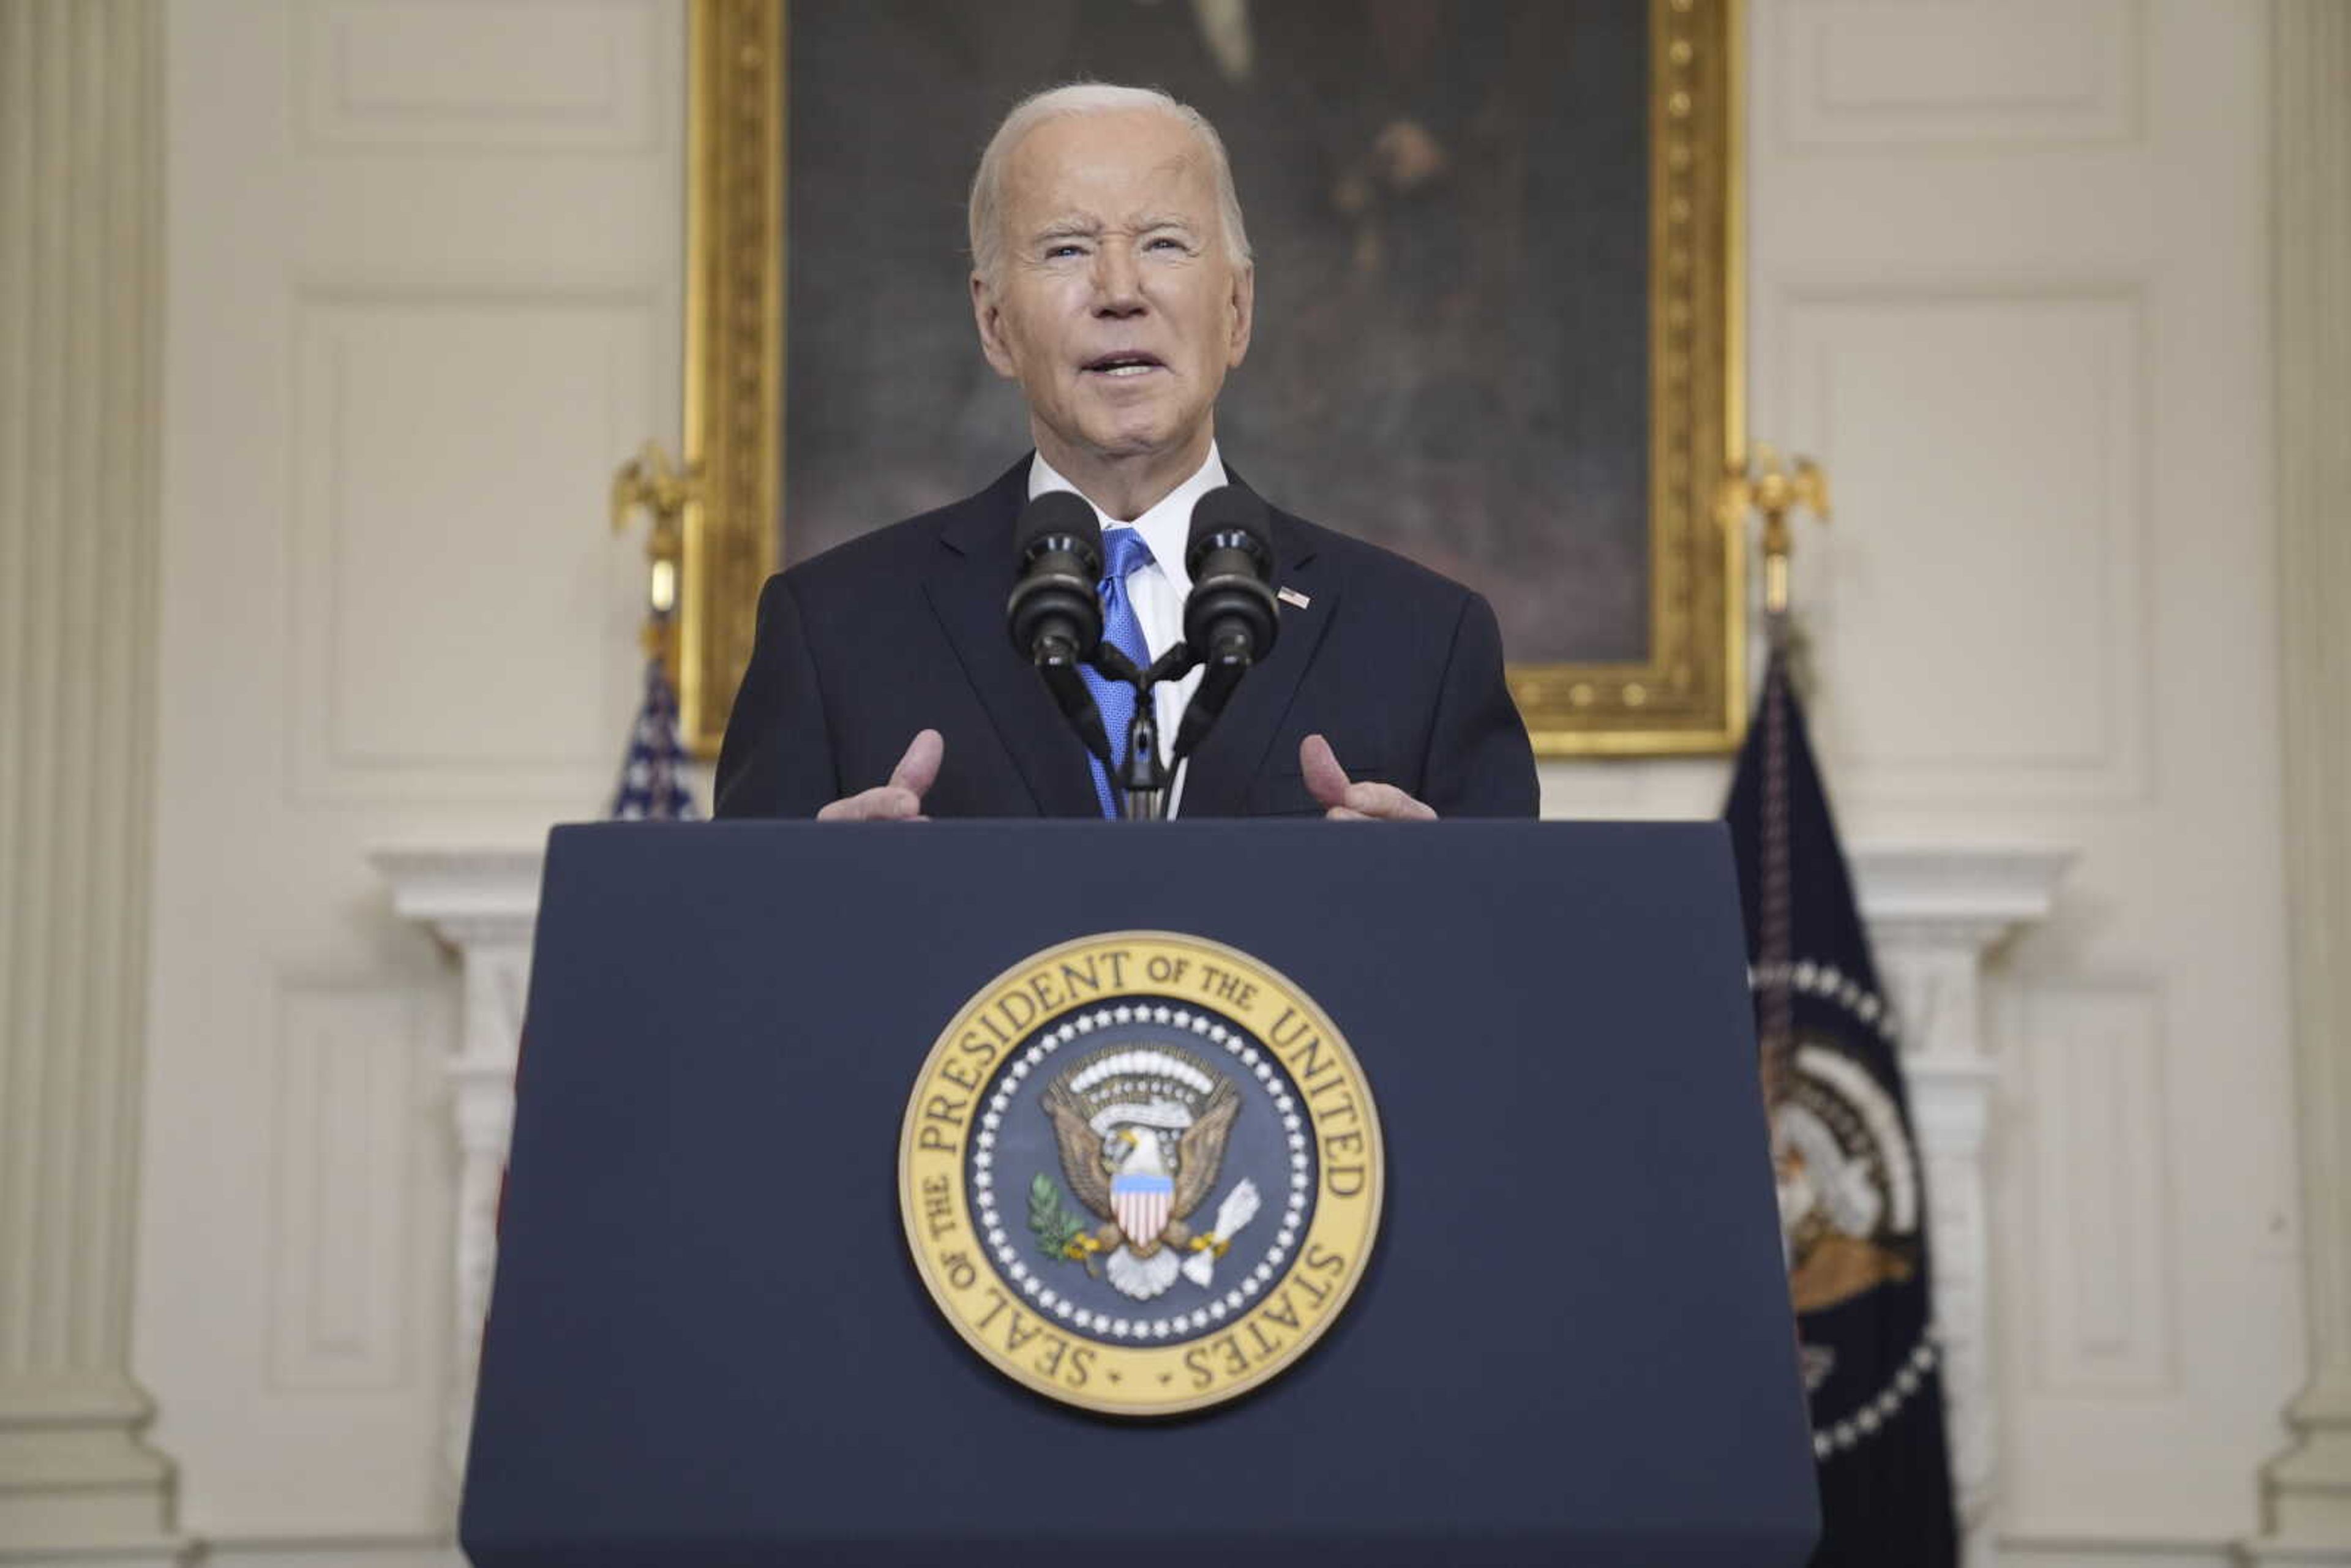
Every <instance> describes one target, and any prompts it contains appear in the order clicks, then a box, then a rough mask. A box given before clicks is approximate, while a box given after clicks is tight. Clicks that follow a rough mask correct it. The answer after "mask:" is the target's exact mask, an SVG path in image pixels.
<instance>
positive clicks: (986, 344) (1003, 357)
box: [971, 272, 1020, 382]
mask: <svg viewBox="0 0 2351 1568" xmlns="http://www.w3.org/2000/svg"><path fill="white" fill-rule="evenodd" d="M971 319H972V322H973V324H974V325H975V326H977V328H978V329H979V351H980V352H981V353H983V354H986V355H987V362H988V363H989V364H990V365H992V366H994V367H995V370H996V373H997V374H998V375H999V376H1002V377H1003V378H1004V379H1005V380H1006V381H1008V382H1011V381H1018V380H1019V379H1020V378H1019V373H1018V372H1017V371H1015V370H1014V369H1013V367H1012V351H1011V350H1010V349H1008V347H1006V345H1005V342H1004V330H1003V326H1002V319H1001V317H1000V315H999V313H998V310H997V308H996V301H995V300H994V299H993V298H990V297H989V295H988V291H987V280H986V279H985V278H983V277H980V276H979V274H978V273H977V272H975V273H973V274H972V275H971Z"/></svg>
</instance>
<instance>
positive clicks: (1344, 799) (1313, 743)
mask: <svg viewBox="0 0 2351 1568" xmlns="http://www.w3.org/2000/svg"><path fill="white" fill-rule="evenodd" d="M1298 770H1299V771H1300V772H1301V773H1302V774H1304V775H1305V776H1306V792H1307V793H1308V794H1309V795H1311V796H1313V797H1314V800H1315V803H1316V804H1318V805H1320V806H1321V807H1322V814H1323V815H1324V816H1325V817H1328V818H1330V819H1331V820H1332V821H1347V822H1372V821H1381V822H1433V821H1437V813H1436V812H1435V811H1433V810H1430V809H1429V807H1428V805H1427V804H1426V802H1425V801H1421V800H1414V799H1413V798H1412V797H1411V796H1409V795H1407V794H1405V792H1404V791H1403V790H1401V789H1397V788H1396V787H1395V785H1393V784H1374V783H1373V782H1371V781H1370V780H1369V779H1366V780H1364V782H1363V783H1361V784H1356V783H1353V782H1350V781H1349V779H1348V778H1347V770H1346V769H1345V768H1342V767H1340V766H1339V758H1338V755H1337V754H1336V753H1334V752H1333V751H1332V749H1331V743H1330V742H1329V741H1327V740H1325V739H1323V738H1322V737H1321V736H1319V735H1310V736H1308V737H1306V738H1305V739H1304V740H1302V741H1300V742H1299V743H1298Z"/></svg>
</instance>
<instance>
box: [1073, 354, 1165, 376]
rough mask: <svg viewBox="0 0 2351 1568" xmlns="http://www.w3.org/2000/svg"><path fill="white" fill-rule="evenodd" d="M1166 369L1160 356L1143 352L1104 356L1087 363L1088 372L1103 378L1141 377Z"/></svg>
mask: <svg viewBox="0 0 2351 1568" xmlns="http://www.w3.org/2000/svg"><path fill="white" fill-rule="evenodd" d="M1166 368H1167V367H1166V365H1165V362H1164V361H1161V360H1160V358H1159V356H1158V355H1156V354H1145V353H1141V352H1120V353H1114V354H1104V355H1102V357H1101V358H1099V359H1094V360H1089V361H1086V370H1087V371H1088V372H1089V373H1091V374H1093V375H1101V376H1118V377H1125V376H1139V375H1143V374H1144V373H1145V372H1147V371H1164V370H1165V369H1166Z"/></svg>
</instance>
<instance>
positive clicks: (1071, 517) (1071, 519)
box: [1012, 490, 1102, 562]
mask: <svg viewBox="0 0 2351 1568" xmlns="http://www.w3.org/2000/svg"><path fill="white" fill-rule="evenodd" d="M1056 534H1064V535H1072V536H1074V537H1076V538H1081V539H1083V540H1084V541H1085V542H1086V543H1087V544H1089V545H1091V546H1092V549H1093V558H1094V559H1095V560H1097V561H1099V560H1101V559H1102V518H1101V517H1097V516H1096V515H1095V514H1094V509H1093V507H1091V506H1089V505H1087V503H1086V499H1085V497H1082V496H1079V495H1075V494H1072V493H1071V492H1070V491H1068V490H1048V491H1046V492H1045V493H1044V494H1043V495H1041V496H1039V497H1035V498H1034V499H1033V500H1031V501H1030V502H1029V504H1028V505H1027V506H1025V507H1021V508H1020V521H1019V525H1018V526H1017V527H1016V528H1014V529H1013V534H1012V538H1013V543H1014V545H1015V547H1016V549H1015V553H1016V555H1017V557H1018V559H1020V560H1022V561H1024V562H1025V561H1027V560H1028V559H1029V551H1030V550H1032V549H1035V548H1036V545H1037V542H1038V541H1039V540H1040V539H1044V538H1051V537H1052V536H1054V535H1056Z"/></svg>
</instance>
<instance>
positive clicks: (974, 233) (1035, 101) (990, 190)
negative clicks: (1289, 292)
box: [971, 81, 1249, 288]
mask: <svg viewBox="0 0 2351 1568" xmlns="http://www.w3.org/2000/svg"><path fill="white" fill-rule="evenodd" d="M1133 110H1150V111H1152V112H1154V113H1158V114H1165V115H1168V116H1171V117H1172V118H1174V119H1175V120H1177V121H1178V122H1180V123H1181V124H1182V125H1183V126H1184V127H1185V128H1186V130H1188V131H1191V132H1192V134H1193V135H1194V136H1196V137H1197V138H1198V139H1199V141H1200V145H1201V147H1203V148H1204V149H1206V150H1207V154H1208V167H1209V169H1210V171H1211V172H1213V173H1214V174H1215V176H1216V182H1217V214H1218V215H1219V216H1220V217H1221V218H1222V219H1223V224H1222V227H1223V228H1224V231H1225V254H1226V256H1228V258H1229V259H1230V260H1231V262H1232V264H1233V265H1234V266H1235V267H1246V266H1248V265H1249V230H1248V229H1247V227H1246V226H1245V225H1243V224H1242V223H1241V199H1240V196H1239V195H1238V193H1236V192H1235V191H1234V189H1233V166H1232V162H1231V161H1230V160H1229V159H1228V158H1227V157H1226V156H1225V141H1224V138H1222V137H1221V136H1218V135H1217V128H1216V127H1215V126H1213V125H1211V124H1209V123H1208V120H1207V116H1205V115H1203V114H1202V113H1201V112H1200V111H1199V110H1196V109H1194V108H1193V107H1192V106H1191V105H1190V104H1188V103H1178V102H1177V101H1176V100H1175V99H1172V98H1170V97H1168V96H1167V95H1166V94H1165V93H1164V92H1161V91H1159V90H1158V89H1155V88H1147V87H1120V86H1117V85H1115V84H1113V83H1111V82H1102V81H1081V82H1071V84H1070V85H1069V86H1067V87H1055V88H1048V89H1045V90H1044V91H1043V92H1040V93H1032V94H1031V95H1029V97H1027V98H1024V99H1021V100H1020V101H1019V103H1016V104H1014V105H1013V106H1012V112H1011V113H1009V114H1008V115H1006V116H1005V117H1004V122H1003V123H1002V124H1001V125H998V127H997V128H996V134H995V135H993V136H991V137H989V138H988V139H987V151H986V152H982V153H981V154H980V155H979V169H978V171H977V172H976V173H974V174H973V175H972V177H971V263H972V266H973V267H974V268H975V269H976V270H977V272H978V273H979V276H980V277H981V279H982V280H983V281H984V282H986V283H987V286H988V287H991V288H993V287H995V286H996V281H997V277H998V271H997V269H998V267H1000V266H1001V265H1002V263H1003V260H1004V165H1005V163H1006V162H1007V161H1008V160H1009V159H1010V158H1011V156H1012V150H1013V149H1014V148H1016V147H1018V146H1019V145H1020V141H1021V139H1022V138H1023V137H1025V136H1027V135H1028V134H1029V132H1030V131H1034V130H1036V129H1037V128H1038V127H1039V126H1040V125H1042V124H1044V123H1045V122H1046V121H1047V120H1064V119H1067V118H1069V117H1070V116H1071V115H1075V114H1119V113H1126V112H1131V111H1133Z"/></svg>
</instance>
